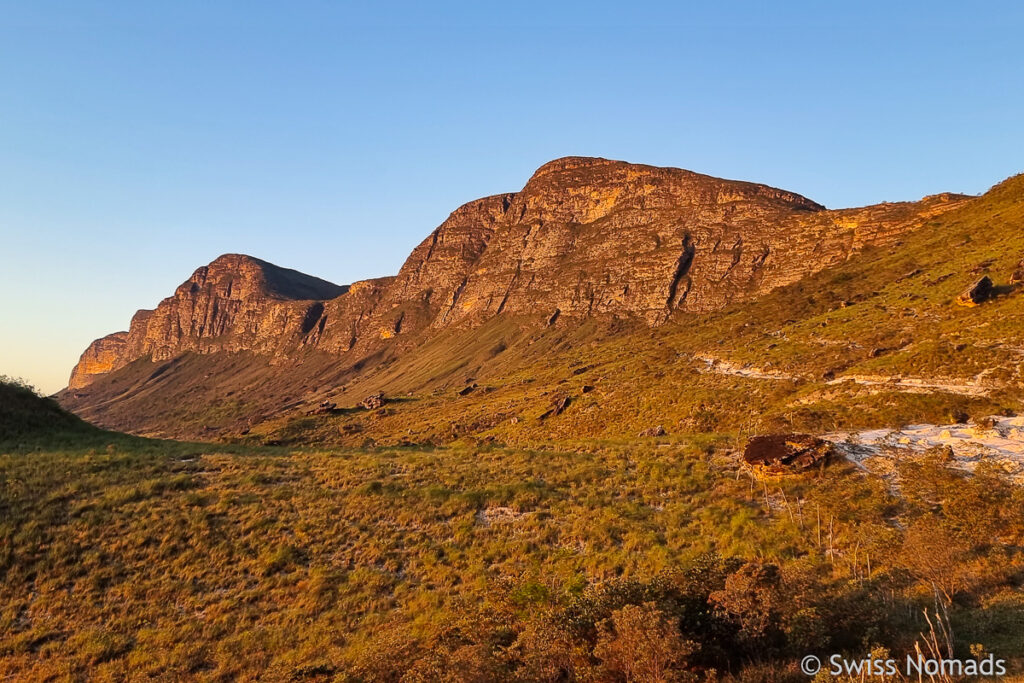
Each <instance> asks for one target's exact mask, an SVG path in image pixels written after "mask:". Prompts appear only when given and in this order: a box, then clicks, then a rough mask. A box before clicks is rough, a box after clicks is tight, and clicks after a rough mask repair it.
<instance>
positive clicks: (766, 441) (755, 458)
mask: <svg viewBox="0 0 1024 683" xmlns="http://www.w3.org/2000/svg"><path fill="white" fill-rule="evenodd" d="M833 450H834V446H833V445H832V444H831V443H830V442H828V441H825V440H824V439H819V438H817V437H815V436H811V435H810V434H769V435H766V436H755V437H754V438H752V439H751V440H750V441H748V442H747V446H746V448H745V449H744V450H743V461H744V462H745V463H746V464H747V466H748V467H750V468H751V469H752V470H753V471H754V472H756V473H757V474H760V475H763V476H777V475H784V474H795V473H798V472H802V471H804V470H807V469H810V468H812V467H817V466H819V465H824V464H826V463H828V461H829V458H831V457H832V453H833Z"/></svg>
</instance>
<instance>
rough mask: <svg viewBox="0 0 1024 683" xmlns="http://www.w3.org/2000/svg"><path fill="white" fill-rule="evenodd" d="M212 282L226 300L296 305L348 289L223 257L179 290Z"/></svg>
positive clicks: (239, 257) (274, 267)
mask: <svg viewBox="0 0 1024 683" xmlns="http://www.w3.org/2000/svg"><path fill="white" fill-rule="evenodd" d="M214 282H218V283H222V284H224V285H225V286H226V287H227V290H226V294H227V296H228V298H231V295H232V294H235V295H236V296H235V297H234V298H238V297H243V298H246V297H249V296H253V295H258V296H269V297H273V298H277V299H287V300H298V301H309V300H326V299H333V298H334V297H336V296H339V295H341V294H343V293H344V292H345V291H346V290H347V289H348V288H347V287H344V286H341V285H336V284H334V283H333V282H328V281H327V280H323V279H321V278H318V277H313V276H312V275H306V274H305V273H301V272H299V271H297V270H292V269H291V268H282V267H281V266H277V265H274V264H273V263H270V262H269V261H264V260H262V259H258V258H256V257H254V256H248V255H247V254H222V255H220V256H218V257H217V258H215V259H214V260H213V261H211V262H210V263H209V264H208V265H205V266H202V267H201V268H198V269H196V271H195V272H194V273H192V277H190V278H189V279H188V281H187V282H185V283H183V284H182V286H181V287H179V290H181V288H182V287H185V288H188V289H192V288H194V287H195V286H198V287H204V286H206V285H207V284H208V283H214Z"/></svg>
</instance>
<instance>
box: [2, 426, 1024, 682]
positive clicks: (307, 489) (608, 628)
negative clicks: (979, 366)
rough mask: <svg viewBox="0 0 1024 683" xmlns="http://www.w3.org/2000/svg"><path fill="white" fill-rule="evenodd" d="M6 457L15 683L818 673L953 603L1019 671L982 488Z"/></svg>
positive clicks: (551, 457) (504, 459) (438, 461)
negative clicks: (811, 656) (820, 660)
mask: <svg viewBox="0 0 1024 683" xmlns="http://www.w3.org/2000/svg"><path fill="white" fill-rule="evenodd" d="M0 453H3V454H2V455H0V482H3V485H2V486H0V510H2V514H0V575H2V578H3V580H2V581H0V678H6V677H10V678H13V679H17V680H49V679H58V680H64V679H70V680H84V679H89V680H128V679H131V680H136V679H141V678H150V677H155V678H157V679H175V680H182V679H195V680H255V679H257V678H259V679H261V680H362V681H377V680H398V679H399V678H402V677H403V676H404V679H403V680H423V681H427V680H441V679H444V680H460V681H485V680H487V681H490V680H524V681H525V680H599V681H614V680H623V677H624V676H625V672H626V671H634V670H636V667H638V666H639V667H642V666H644V664H643V663H644V662H649V661H651V660H650V658H655V659H656V660H657V661H661V660H660V659H658V658H664V657H668V660H666V661H664V662H662V663H664V664H665V666H666V667H667V670H668V671H669V672H670V673H671V674H672V675H673V676H678V677H681V678H683V679H685V678H686V677H687V676H688V675H690V674H694V675H704V673H705V672H708V671H709V670H711V669H714V670H715V671H717V672H718V673H717V676H726V675H729V676H733V677H735V678H737V679H740V680H767V679H773V680H789V679H792V680H803V677H802V675H801V674H799V673H798V672H797V669H796V663H797V661H798V659H799V657H800V656H802V655H803V654H806V653H807V652H816V653H825V652H837V651H843V652H848V653H850V654H852V655H866V653H867V652H868V651H869V650H871V649H872V648H879V647H886V648H889V649H890V650H891V652H893V653H894V654H898V653H903V652H906V651H908V650H909V649H911V648H912V646H913V641H914V640H915V639H917V638H918V637H919V636H918V634H919V633H920V632H921V631H922V630H925V631H927V628H928V627H927V623H926V622H925V620H924V617H923V613H922V610H923V609H924V608H926V607H927V608H928V609H930V610H931V609H934V606H935V600H936V596H938V600H939V601H940V602H941V603H946V602H947V598H946V595H948V596H949V598H948V600H949V601H951V602H949V607H948V609H949V610H950V618H951V623H952V628H953V632H954V637H955V640H956V648H957V651H958V652H959V653H960V654H961V656H968V654H969V652H970V648H971V645H972V644H974V643H982V644H983V645H984V646H985V647H987V648H988V650H989V651H992V652H995V653H997V654H998V655H999V656H1001V657H1007V658H1010V659H1012V660H1013V661H1015V662H1018V664H1015V666H1019V661H1020V657H1022V656H1024V651H1021V642H1020V640H1019V638H1017V637H1016V634H1017V633H1019V632H1020V630H1021V629H1022V628H1024V597H1022V596H1024V593H1022V591H1021V586H1022V582H1024V558H1022V556H1021V553H1020V548H1021V546H1022V545H1024V498H1022V497H1021V491H1020V490H1019V489H1014V488H1013V487H1011V486H1009V485H1007V484H1006V483H1005V482H1003V481H1002V480H1001V479H1000V477H999V475H997V474H996V473H993V472H986V471H984V470H983V471H982V472H981V473H980V474H976V475H975V476H974V477H973V478H964V476H963V475H961V474H956V473H954V472H950V471H948V470H946V469H945V468H944V467H943V466H942V465H941V464H940V463H938V462H936V461H931V460H928V459H924V460H920V461H914V462H907V463H904V465H903V467H904V468H905V470H904V472H905V476H906V481H908V482H912V485H909V484H908V485H907V486H906V487H905V490H904V493H903V496H902V497H894V496H893V495H892V493H891V492H890V491H889V489H887V488H886V487H885V486H883V485H882V483H881V482H880V481H879V480H877V479H874V478H873V477H872V476H871V475H867V474H865V473H863V472H860V471H858V470H856V469H854V468H853V467H852V466H845V465H836V466H834V467H831V468H829V469H827V470H825V472H823V473H820V474H817V475H814V476H811V477H808V478H797V479H794V480H785V481H782V482H772V483H762V482H755V481H753V480H751V479H749V477H748V476H747V475H746V474H744V473H742V472H740V471H738V470H737V469H736V462H735V460H734V459H733V458H732V456H730V454H729V451H728V450H727V449H725V448H724V446H723V443H722V442H721V441H718V440H713V439H712V440H707V439H697V440H688V441H685V442H680V443H677V444H671V445H667V446H664V447H654V446H653V445H650V446H643V445H636V444H633V445H629V446H614V445H602V444H598V443H591V444H589V445H588V446H586V447H579V448H577V449H575V450H573V451H565V450H560V449H546V450H522V449H509V448H467V447H457V448H437V449H424V448H415V449H412V448H407V449H373V450H365V451H354V450H343V449H342V450H315V451H313V450H291V451H286V450H281V449H241V448H239V447H234V448H224V447H213V446H209V445H205V446H204V445H196V444H192V445H190V444H177V443H173V442H163V441H151V440H144V439H125V440H123V441H116V440H115V441H113V442H111V443H108V444H107V445H106V446H103V447H100V448H95V447H82V448H75V447H71V446H66V447H64V448H62V449H60V450H51V451H39V450H38V449H37V448H35V447H31V446H26V447H25V448H23V449H21V450H18V449H10V448H7V449H0ZM638 638H639V639H641V640H643V639H648V640H649V639H650V638H654V639H655V641H656V642H665V643H669V644H672V645H673V650H672V653H674V654H673V655H672V656H669V654H666V653H664V652H660V654H659V652H646V651H641V650H636V649H635V642H636V639H638ZM630 643H634V645H630ZM675 655H681V656H679V657H675ZM648 673H649V672H648ZM631 680H656V679H654V678H651V677H650V676H649V675H648V674H645V673H641V674H636V675H634V677H633V678H632V679H631ZM659 680H660V679H659Z"/></svg>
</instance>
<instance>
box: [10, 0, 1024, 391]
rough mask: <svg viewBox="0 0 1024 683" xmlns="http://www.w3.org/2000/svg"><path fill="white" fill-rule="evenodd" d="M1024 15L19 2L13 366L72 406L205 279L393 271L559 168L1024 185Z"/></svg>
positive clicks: (912, 191)
mask: <svg viewBox="0 0 1024 683" xmlns="http://www.w3.org/2000/svg"><path fill="white" fill-rule="evenodd" d="M1022 35H1024V9H1022V5H1021V3H1017V2H1003V3H985V2H980V3H978V2H976V3H953V2H939V1H935V2H850V3H831V2H790V3H785V4H783V3H767V2H758V3H741V2H732V3H728V2H706V3H685V2H647V3H622V2H616V3H602V2H596V1H595V2H586V3H557V2H544V3H529V2H520V3H492V2H481V1H476V2H465V3H426V2H423V3H386V2H373V3H371V2H366V3H362V2H360V3H347V2H303V1H301V0H293V1H289V2H285V1H283V0H282V2H278V3H265V2H218V1H216V0H202V1H191V0H175V1H174V2H164V3H157V2H134V1H133V2H127V1H126V2H119V3H115V2H107V3H98V2H88V1H87V0H74V1H70V2H48V1H45V0H33V1H32V2H22V1H20V0H19V1H17V2H10V1H0V256H2V260H0V373H7V374H13V375H18V376H22V377H25V378H26V379H28V380H30V381H32V382H34V383H35V384H37V385H38V386H39V387H40V388H42V389H44V390H46V391H54V390H57V389H59V388H60V387H62V386H64V384H65V382H66V380H67V376H68V373H69V371H70V369H71V367H72V365H73V364H74V363H75V361H76V360H77V357H78V355H79V353H80V352H81V351H82V350H83V349H84V348H85V346H86V345H87V344H88V343H89V342H90V341H91V340H92V339H93V338H95V337H98V336H102V335H103V334H106V333H108V332H113V331H115V330H119V329H124V328H125V327H126V326H127V324H128V321H129V318H130V317H131V315H132V313H133V312H134V311H135V310H136V309H138V308H142V307H147V308H151V307H153V306H154V305H155V304H156V303H157V302H158V301H159V300H160V299H161V298H162V297H164V296H167V295H169V294H170V293H171V292H172V291H173V289H174V287H175V286H176V285H177V284H178V283H180V282H181V281H183V280H184V279H185V278H186V277H187V276H188V275H189V274H190V273H191V272H192V270H193V269H195V268H196V267H197V266H199V265H202V264H204V263H206V262H208V261H210V260H211V259H213V258H214V257H216V256H217V255H218V254H221V253H224V252H243V253H248V254H252V255H254V256H258V257H261V258H264V259H267V260H270V261H273V262H275V263H278V264H280V265H283V266H288V267H293V268H298V269H300V270H303V271H305V272H308V273H311V274H314V275H318V276H321V277H325V278H327V279H330V280H333V281H335V282H338V283H345V282H350V281H352V280H357V279H361V278H365V277H371V276H379V275H386V274H392V273H394V272H396V271H397V270H398V267H399V266H400V265H401V262H402V260H403V259H404V257H405V256H406V255H407V254H408V252H409V250H410V249H411V248H412V247H413V246H414V245H415V244H416V243H418V242H419V241H420V240H421V239H423V237H425V236H426V235H427V234H428V233H429V232H430V230H432V229H433V228H434V226H436V225H437V224H438V223H440V222H441V221H442V220H443V219H444V218H445V216H446V215H447V214H448V213H449V212H450V211H451V210H452V209H454V208H455V207H456V206H458V205H459V204H461V203H462V202H465V201H467V200H470V199H473V198H475V197H478V196H483V195H487V194H493V193H496V192H503V191H509V190H517V189H519V188H520V187H521V186H522V185H523V183H524V182H525V181H526V179H527V178H528V177H529V175H530V173H531V172H532V171H533V170H534V169H535V168H536V167H537V166H539V165H540V164H542V163H544V162H545V161H547V160H549V159H552V158H554V157H558V156H563V155H567V154H581V155H595V156H605V157H611V158H619V159H626V160H630V161H637V162H645V163H651V164H658V165H672V166H681V167H683V168H689V169H692V170H696V171H701V172H704V173H710V174H713V175H719V176H725V177H731V178H740V179H744V180H754V181H759V182H765V183H768V184H771V185H775V186H779V187H784V188H786V189H790V190H794V191H797V192H800V193H802V194H805V195H807V196H809V197H811V198H813V199H815V200H817V201H819V202H822V203H824V204H826V205H828V206H832V207H839V206H852V205H862V204H868V203H874V202H879V201H883V200H900V199H914V198H918V197H920V196H922V195H924V194H931V193H934V192H939V191H943V190H950V191H959V192H967V193H977V192H981V191H984V190H985V189H986V188H988V187H989V186H990V185H992V184H993V183H995V182H997V181H999V180H1001V179H1002V178H1004V177H1006V176H1009V175H1012V174H1014V173H1018V172H1020V171H1022V170H1024V56H1022V53H1024V50H1022V45H1021V40H1022V38H1021V36H1022Z"/></svg>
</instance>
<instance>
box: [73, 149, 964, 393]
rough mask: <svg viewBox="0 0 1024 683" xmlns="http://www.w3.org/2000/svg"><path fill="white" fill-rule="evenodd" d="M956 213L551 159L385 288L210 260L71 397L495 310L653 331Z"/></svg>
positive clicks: (119, 336) (106, 354)
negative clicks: (145, 368) (133, 375)
mask: <svg viewBox="0 0 1024 683" xmlns="http://www.w3.org/2000/svg"><path fill="white" fill-rule="evenodd" d="M963 201H966V200H965V199H964V198H962V197H957V196H952V195H942V196H937V197H932V198H927V199H926V200H923V201H922V202H918V203H903V204H883V205H878V206H874V207H866V208H862V209H847V210H842V211H828V210H826V209H825V208H824V207H822V206H820V205H818V204H816V203H814V202H812V201H811V200H809V199H806V198H804V197H801V196H800V195H797V194H793V193H790V192H785V191H782V190H778V189H774V188H771V187H766V186H764V185H757V184H753V183H744V182H737V181H730V180H721V179H718V178H712V177H709V176H704V175H700V174H697V173H692V172H690V171H684V170H681V169H674V168H655V167H651V166H641V165H636V164H628V163H624V162H618V161H609V160H606V159H590V158H579V157H569V158H565V159H558V160H556V161H553V162H550V163H548V164H546V165H544V166H542V167H541V168H540V169H539V170H538V171H537V172H536V173H535V174H534V175H533V177H531V178H530V180H529V181H528V182H527V184H526V186H525V187H524V188H523V189H522V191H520V192H518V193H514V194H504V195H496V196H492V197H486V198H483V199H478V200H476V201H473V202H469V203H468V204H466V205H464V206H462V207H460V208H459V209H457V210H456V211H455V212H453V213H452V214H451V216H449V218H448V219H447V220H446V221H445V222H444V223H443V224H441V225H440V226H439V227H438V228H437V229H436V230H434V232H432V233H431V234H430V236H428V237H427V239H426V240H424V241H423V242H422V243H421V244H420V245H419V246H417V247H416V249H414V250H413V252H412V254H411V255H410V256H409V258H408V259H407V260H406V262H405V264H404V265H403V266H402V268H401V270H400V271H399V273H398V275H397V276H395V277H392V278H380V279H377V280H368V281H364V282H358V283H355V284H353V285H350V286H347V287H341V286H338V285H334V284H331V283H329V282H326V281H324V280H319V279H317V278H313V277H310V276H307V275H303V274H301V273H298V272H296V271H292V270H287V269H283V268H278V267H277V266H273V265H271V264H269V263H266V262H264V261H260V260H258V259H254V258H251V257H247V256H240V255H226V256H222V257H220V258H218V259H216V260H215V261H213V262H212V263H211V264H209V265H208V266H204V267H202V268H200V269H198V270H197V271H196V272H195V273H193V275H192V277H190V278H189V279H188V280H187V281H186V282H184V283H183V284H182V285H181V286H179V287H178V289H177V290H176V291H175V293H174V295H173V296H171V297H169V298H167V299H165V300H164V301H162V302H161V303H160V304H159V305H158V306H157V308H156V309H155V310H152V311H140V312H139V313H137V314H136V315H135V317H134V318H133V320H132V323H131V326H130V328H129V330H128V331H127V332H118V333H115V334H113V335H109V336H107V337H104V338H102V339H99V340H97V341H95V342H93V344H92V345H90V347H89V348H88V349H87V350H86V351H85V353H84V354H83V355H82V359H81V360H80V361H79V363H78V365H77V366H76V367H75V369H74V371H73V373H72V376H71V380H70V382H69V388H70V389H82V388H84V387H86V386H87V385H88V384H89V383H90V382H91V381H92V380H93V379H94V378H96V377H98V376H101V375H103V374H107V373H110V372H113V371H116V370H118V369H119V368H121V367H123V366H125V365H127V364H128V363H130V362H131V361H133V360H136V359H139V358H144V357H149V358H151V359H152V360H154V361H163V360H168V359H171V358H174V357H176V356H178V355H180V354H182V353H185V352H196V353H200V354H212V353H217V352H221V351H232V352H234V351H250V352H255V353H257V354H262V355H267V356H270V357H272V358H291V359H294V358H296V357H298V356H301V354H302V352H303V351H304V350H308V349H316V350H318V351H323V352H326V353H328V354H334V355H337V356H339V362H342V363H348V364H350V365H351V364H355V363H357V362H358V361H359V360H360V359H363V358H366V357H368V356H370V355H371V354H373V353H375V352H378V351H380V350H381V349H383V348H386V347H392V348H394V349H399V350H401V349H402V348H406V347H408V346H412V345H414V344H416V343H418V342H419V341H422V340H423V339H424V338H425V337H426V336H428V335H430V334H432V333H434V331H437V330H438V329H439V328H445V327H449V326H463V327H465V326H474V325H478V324H480V323H482V322H484V321H486V320H487V319H489V318H492V317H494V316H497V315H502V314H514V315H525V316H536V318H537V320H538V322H540V321H542V320H548V319H552V320H553V319H573V318H583V317H587V316H615V317H628V318H635V319H637V320H642V321H644V322H645V323H647V324H649V325H657V324H661V323H663V322H665V321H666V320H668V319H669V318H670V317H671V316H672V314H673V313H675V312H676V311H683V312H686V311H692V312H702V311H709V310H715V309H718V308H721V307H723V306H725V305H727V304H728V303H730V302H732V301H736V300H742V299H749V298H752V297H756V296H758V295H759V294H762V293H764V292H766V291H768V290H770V289H772V288H775V287H778V286H780V285H784V284H788V283H790V282H793V281H795V280H797V279H799V278H801V277H804V276H805V275H808V274H810V273H812V272H815V271H817V270H820V269H822V268H825V267H827V266H829V265H833V264H835V263H837V262H840V261H842V260H844V259H846V258H849V257H850V255H851V254H853V253H855V252H856V251H858V250H859V249H862V248H864V247H865V246H869V245H873V244H885V243H887V242H889V241H892V240H894V239H896V238H898V236H899V235H901V234H903V233H904V232H906V231H907V230H911V229H913V228H914V227H916V226H917V225H920V224H921V222H922V221H923V220H925V219H926V218H927V217H929V216H932V215H935V214H937V213H941V212H943V211H946V210H948V209H950V208H953V207H954V206H957V205H959V204H960V203H962V202H963Z"/></svg>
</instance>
